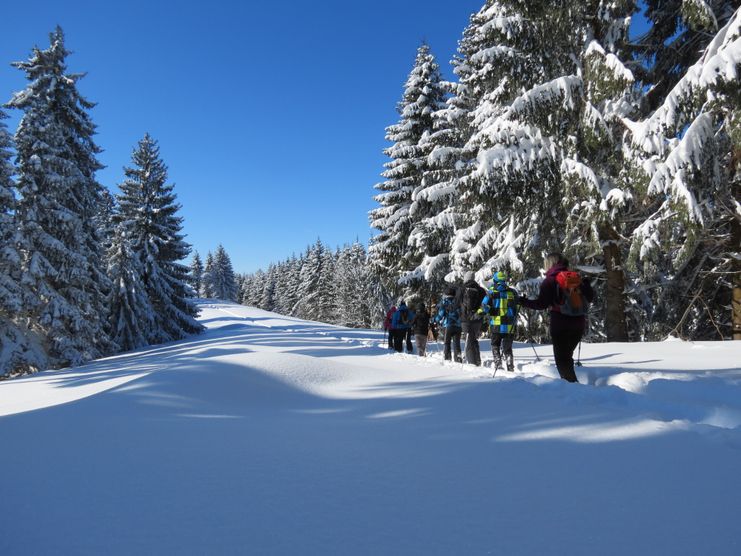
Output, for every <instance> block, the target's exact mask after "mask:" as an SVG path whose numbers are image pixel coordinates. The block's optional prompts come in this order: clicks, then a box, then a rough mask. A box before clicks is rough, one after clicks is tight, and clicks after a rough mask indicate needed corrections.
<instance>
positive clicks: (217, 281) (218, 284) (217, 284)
mask: <svg viewBox="0 0 741 556" xmlns="http://www.w3.org/2000/svg"><path fill="white" fill-rule="evenodd" d="M211 284H212V288H213V297H215V298H217V299H223V300H226V301H236V300H237V284H236V282H235V280H234V269H233V268H232V261H231V259H230V258H229V255H228V254H227V252H226V250H225V249H224V247H223V246H222V245H221V244H219V246H218V247H217V248H216V254H215V255H214V260H213V270H212V275H211Z"/></svg>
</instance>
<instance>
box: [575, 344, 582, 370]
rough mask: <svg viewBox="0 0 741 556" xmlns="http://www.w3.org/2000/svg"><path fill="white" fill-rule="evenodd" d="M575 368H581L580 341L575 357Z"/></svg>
mask: <svg viewBox="0 0 741 556" xmlns="http://www.w3.org/2000/svg"><path fill="white" fill-rule="evenodd" d="M576 366H577V367H583V366H584V365H582V363H581V341H579V352H578V353H577V355H576Z"/></svg>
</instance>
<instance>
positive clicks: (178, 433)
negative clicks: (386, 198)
mask: <svg viewBox="0 0 741 556" xmlns="http://www.w3.org/2000/svg"><path fill="white" fill-rule="evenodd" d="M202 311H203V312H202V315H201V320H202V322H203V323H204V324H205V325H206V326H207V327H208V331H207V332H206V333H205V334H203V335H200V336H197V337H194V338H191V339H189V340H186V341H183V342H178V343H173V344H167V345H164V346H157V347H153V348H151V349H146V350H141V351H138V352H133V353H129V354H125V355H119V356H116V357H112V358H108V359H104V360H100V361H97V362H95V363H93V364H90V365H87V366H85V367H79V368H76V369H71V370H66V371H55V372H46V373H41V374H38V375H36V376H32V377H28V378H22V379H16V380H10V381H5V382H0V416H1V417H0V446H1V447H2V452H1V453H2V462H3V469H4V473H3V474H2V478H1V479H0V510H1V511H2V513H3V515H4V516H6V519H5V520H4V521H3V523H4V524H3V525H2V526H1V527H0V533H2V534H0V554H2V555H15V554H18V555H20V554H101V553H105V554H107V555H111V554H505V555H510V554H533V555H536V554H569V555H573V554H585V555H586V554H693V555H695V554H728V555H738V554H741V527H739V526H738V521H739V516H741V472H739V470H741V369H740V368H739V365H740V363H739V361H741V342H699V343H686V342H681V341H668V342H662V343H652V344H599V345H588V344H585V345H583V346H582V351H581V359H582V361H583V363H584V366H583V367H580V368H579V369H578V372H577V374H578V376H579V379H580V381H581V382H582V384H579V385H573V384H567V383H565V382H563V381H561V380H558V379H557V376H558V375H557V373H556V371H555V368H554V366H553V364H552V353H551V349H550V347H549V346H536V348H535V351H537V353H538V354H539V356H540V357H541V358H542V361H540V362H538V361H536V360H535V351H534V349H533V348H532V347H531V346H530V345H528V344H516V345H515V360H516V366H517V371H516V372H515V373H507V372H503V371H499V372H498V373H497V376H496V377H494V378H492V377H491V370H490V369H488V368H477V367H472V366H467V365H460V364H453V363H443V361H442V357H441V353H440V346H439V345H436V344H433V345H432V346H430V351H431V355H430V356H429V357H427V358H424V359H422V358H417V357H416V356H409V355H397V354H389V353H388V352H387V350H386V349H385V347H384V346H385V342H384V341H383V337H382V333H381V332H376V331H367V330H350V329H344V328H338V327H333V326H328V325H323V324H319V323H311V322H305V321H299V320H296V319H291V318H285V317H281V316H278V315H274V314H272V313H267V312H264V311H260V310H257V309H252V308H247V307H241V306H238V305H230V304H222V303H209V302H204V303H203V304H202ZM482 348H484V350H485V353H486V355H487V357H485V359H487V360H488V359H490V357H491V356H490V353H489V351H488V348H489V346H488V342H482Z"/></svg>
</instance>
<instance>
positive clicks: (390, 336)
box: [386, 328, 394, 349]
mask: <svg viewBox="0 0 741 556" xmlns="http://www.w3.org/2000/svg"><path fill="white" fill-rule="evenodd" d="M386 332H388V335H389V349H394V331H393V330H391V329H390V328H389V329H388V330H387V331H386Z"/></svg>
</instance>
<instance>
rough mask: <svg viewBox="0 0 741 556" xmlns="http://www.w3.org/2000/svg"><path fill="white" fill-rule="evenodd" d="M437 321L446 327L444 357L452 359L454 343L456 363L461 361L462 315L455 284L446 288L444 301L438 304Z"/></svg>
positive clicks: (448, 359)
mask: <svg viewBox="0 0 741 556" xmlns="http://www.w3.org/2000/svg"><path fill="white" fill-rule="evenodd" d="M435 321H436V322H439V323H440V325H441V326H442V327H443V328H444V329H445V336H444V338H445V350H444V352H443V353H444V357H445V360H446V361H450V351H451V349H450V348H451V346H450V344H451V343H452V344H453V352H454V356H453V358H454V359H455V362H456V363H461V317H460V306H459V305H458V302H457V301H456V291H455V288H454V287H453V286H451V287H449V288H448V289H447V290H445V295H444V296H443V299H442V301H440V303H439V304H438V310H437V314H436V315H435Z"/></svg>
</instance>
